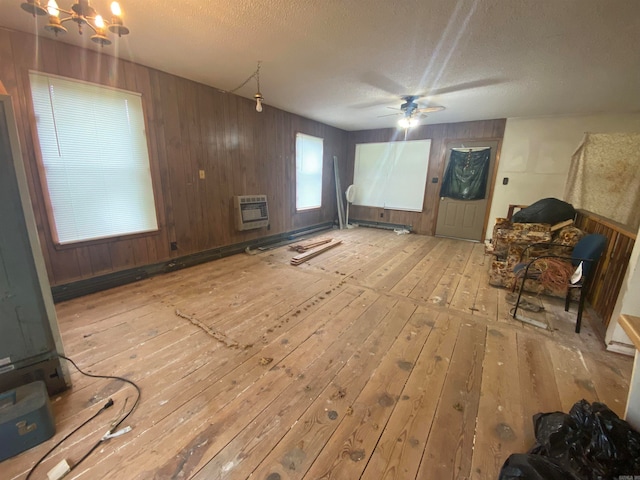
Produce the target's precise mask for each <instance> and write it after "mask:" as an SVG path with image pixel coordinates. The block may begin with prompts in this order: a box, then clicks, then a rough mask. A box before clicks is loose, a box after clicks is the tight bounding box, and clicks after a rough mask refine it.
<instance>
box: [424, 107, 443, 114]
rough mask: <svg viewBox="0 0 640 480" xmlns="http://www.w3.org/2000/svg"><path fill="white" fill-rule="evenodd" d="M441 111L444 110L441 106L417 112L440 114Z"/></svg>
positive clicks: (425, 108)
mask: <svg viewBox="0 0 640 480" xmlns="http://www.w3.org/2000/svg"><path fill="white" fill-rule="evenodd" d="M442 110H444V107H441V106H433V107H424V108H418V111H419V112H420V113H433V112H441V111H442Z"/></svg>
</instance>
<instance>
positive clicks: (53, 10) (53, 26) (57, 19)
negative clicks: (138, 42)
mask: <svg viewBox="0 0 640 480" xmlns="http://www.w3.org/2000/svg"><path fill="white" fill-rule="evenodd" d="M20 7H21V8H22V9H23V10H24V11H25V12H27V13H29V14H31V15H33V16H34V17H36V16H38V17H39V16H45V15H48V16H49V23H48V24H47V25H45V27H44V28H45V30H47V31H49V32H53V33H54V34H55V35H56V36H57V35H58V34H63V33H66V32H67V28H66V27H65V26H64V25H63V24H64V23H66V22H69V21H71V22H74V23H76V24H77V25H78V33H79V34H80V35H82V30H83V27H84V26H85V25H86V26H87V27H88V28H89V29H91V31H92V32H93V35H92V36H91V40H92V41H94V42H95V43H97V44H99V45H101V46H105V45H111V43H112V42H111V39H110V38H109V37H108V36H107V35H108V33H112V34H114V35H118V37H121V36H122V35H127V34H128V33H129V29H128V28H127V27H125V25H124V23H123V21H122V11H121V10H120V5H119V4H118V2H113V3H112V4H111V19H110V20H104V19H103V18H102V16H101V15H99V14H98V12H97V11H96V9H95V8H93V7H92V6H91V5H90V4H89V0H78V1H77V2H76V3H74V4H73V5H71V10H64V9H62V8H60V7H58V4H57V3H56V0H49V2H48V3H47V6H46V7H45V6H43V5H42V3H40V0H25V1H24V2H23V3H22V4H21V5H20ZM61 17H62V18H61Z"/></svg>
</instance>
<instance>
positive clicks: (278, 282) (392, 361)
mask: <svg viewBox="0 0 640 480" xmlns="http://www.w3.org/2000/svg"><path fill="white" fill-rule="evenodd" d="M318 236H320V237H321V236H331V237H333V238H336V239H340V240H342V242H343V244H342V245H340V246H338V247H336V248H333V249H331V250H329V251H327V252H325V253H323V254H322V255H320V256H318V257H316V258H313V259H311V260H309V261H308V262H306V263H303V264H302V265H300V266H297V267H294V266H291V265H290V264H289V260H290V259H291V257H292V256H294V255H295V254H296V253H295V252H291V251H289V250H288V249H287V247H286V246H282V247H279V248H275V249H272V250H267V251H264V252H261V253H259V254H257V255H247V254H242V255H236V256H233V257H229V258H225V259H222V260H217V261H214V262H211V263H207V264H203V265H199V266H197V267H192V268H189V269H185V270H181V271H178V272H174V273H170V274H166V275H161V276H157V277H154V278H151V279H148V280H144V281H141V282H138V283H135V284H132V285H127V286H123V287H120V288H116V289H112V290H109V291H105V292H101V293H98V294H94V295H89V296H86V297H82V298H78V299H75V300H72V301H68V302H65V303H62V304H59V305H57V313H58V318H59V323H60V328H61V332H62V336H63V340H64V344H65V349H66V353H67V355H68V356H70V357H72V358H73V359H74V360H75V361H76V362H77V363H78V365H79V366H80V367H81V368H83V369H85V370H86V371H88V372H91V373H93V374H106V375H119V376H125V377H127V378H129V379H131V380H133V381H135V382H136V383H137V384H138V385H139V386H140V388H141V389H142V398H141V401H140V404H139V406H138V408H137V410H136V411H135V412H134V413H133V414H132V415H131V417H130V418H129V419H128V420H127V422H126V424H123V426H124V425H130V426H131V427H132V431H131V432H130V433H126V434H124V435H122V436H121V437H118V438H114V439H111V440H108V441H106V442H104V443H103V444H101V445H100V447H99V448H98V449H97V450H96V451H95V452H94V453H93V454H92V455H91V456H89V457H88V458H87V459H86V460H85V461H84V462H83V463H82V464H81V465H80V466H79V467H78V468H77V469H75V470H74V471H73V472H72V473H71V474H70V475H69V477H68V478H81V479H91V480H93V479H102V478H110V479H111V478H113V479H188V478H193V479H197V480H209V479H222V478H225V479H227V478H228V479H245V478H252V479H260V480H278V479H301V478H305V479H314V480H315V479H321V478H322V479H325V478H326V479H328V478H331V479H339V480H351V479H357V478H365V479H437V480H442V479H454V478H455V479H467V478H473V479H495V478H497V474H498V471H499V469H500V467H501V465H502V463H503V462H504V460H505V459H506V457H507V456H508V455H509V454H511V453H514V452H524V451H526V450H527V449H528V448H529V447H531V446H532V444H533V441H534V437H533V429H532V422H531V417H532V415H533V414H535V413H537V412H540V411H555V410H564V411H567V410H568V409H569V408H570V407H571V405H572V404H573V403H574V402H576V401H578V400H580V399H582V398H585V399H587V400H589V401H596V400H598V401H602V402H604V403H606V404H607V405H608V406H609V407H610V408H611V409H613V410H614V411H615V412H616V413H618V414H619V415H622V414H623V413H624V408H625V401H626V395H627V391H628V387H629V379H630V377H631V368H632V360H631V359H630V358H627V357H624V356H620V355H616V354H612V353H607V352H605V351H604V347H603V343H602V340H601V332H600V331H599V328H598V319H596V318H594V316H593V314H591V313H590V312H588V313H587V315H586V318H585V320H584V321H583V330H582V333H581V334H579V335H576V334H575V333H573V327H574V321H575V320H574V319H575V307H574V308H573V309H572V311H571V312H570V313H565V312H564V311H563V308H562V302H561V301H560V300H558V299H549V298H530V301H531V302H538V304H540V305H542V306H544V310H543V311H542V312H540V313H536V314H533V313H530V312H524V313H525V314H526V315H529V316H532V318H533V317H535V318H536V319H537V320H538V321H541V322H543V323H545V324H547V325H549V329H548V330H542V329H540V328H536V327H533V326H530V325H526V324H523V323H521V322H518V321H514V320H513V319H512V318H511V317H510V316H509V309H510V308H511V305H510V304H509V303H508V293H509V292H507V291H505V290H502V289H496V288H493V287H490V286H489V285H488V283H487V278H488V275H487V270H488V265H489V263H490V257H487V256H485V255H484V251H483V245H481V244H474V243H469V242H463V241H457V240H452V239H445V238H434V237H427V236H418V235H396V234H395V233H393V232H391V231H385V230H375V229H368V228H355V229H351V230H342V231H338V230H334V231H329V232H323V233H322V234H320V235H318ZM176 311H178V312H179V313H180V315H177V314H176ZM189 317H190V318H192V319H195V320H197V321H199V322H202V323H203V324H204V325H206V326H207V327H209V329H211V330H214V333H215V334H216V335H217V336H218V337H219V338H218V339H216V338H215V337H214V336H212V335H210V334H208V333H207V332H205V331H204V330H203V329H201V328H199V327H198V326H196V325H194V324H193V323H192V322H190V321H189V319H188V318H189ZM220 338H222V339H223V340H224V339H226V343H225V342H223V341H220ZM234 342H237V343H238V344H239V345H240V347H233V346H231V347H230V346H228V345H229V344H233V343H234ZM243 345H247V347H246V348H242V346H243ZM71 370H72V371H73V369H72V368H71ZM72 381H73V387H72V388H71V389H70V390H69V391H67V392H65V393H63V394H61V395H59V396H57V397H56V398H54V399H52V402H53V403H52V404H53V409H54V414H55V418H56V425H57V433H56V435H55V436H54V437H53V439H51V440H50V441H47V442H45V443H44V444H42V445H40V446H38V447H35V448H33V449H31V450H29V451H27V452H25V453H23V454H21V455H19V456H17V457H14V458H12V459H9V460H6V461H4V462H2V466H1V467H0V468H1V471H2V475H1V476H2V478H24V476H25V475H26V472H27V471H28V470H29V469H30V468H31V466H32V465H33V464H34V463H35V462H36V461H37V460H38V459H39V458H40V457H41V456H42V455H43V454H44V453H45V452H46V451H47V450H48V449H49V448H50V447H51V446H52V445H53V444H54V443H55V442H57V441H58V440H60V439H61V438H62V437H63V436H65V435H66V434H67V433H69V432H70V431H72V430H73V429H74V428H75V427H76V426H77V425H79V424H80V423H81V422H82V421H83V420H85V419H87V418H88V417H90V416H91V415H92V414H93V413H95V412H96V411H97V410H99V409H100V408H101V407H102V405H104V403H105V402H106V400H107V399H108V398H113V400H114V401H115V406H114V408H112V409H110V410H107V411H106V412H107V413H104V414H103V415H101V416H99V417H98V418H97V419H96V420H95V421H94V422H92V423H90V424H89V425H87V426H86V427H85V428H83V429H82V430H80V431H79V432H78V433H77V434H76V435H74V436H73V437H72V438H70V439H69V440H68V441H67V442H65V443H64V444H63V445H62V447H61V448H60V449H59V450H57V451H56V453H55V454H54V455H52V456H51V457H50V458H49V459H48V460H46V461H45V462H44V463H43V465H41V466H40V467H39V468H38V469H37V470H36V472H35V474H34V476H33V477H32V478H46V472H47V471H48V470H49V469H51V468H52V467H53V466H54V465H55V464H56V463H58V462H59V461H60V460H62V459H67V460H68V461H69V463H70V464H73V463H74V462H76V461H78V459H80V458H81V457H82V455H83V454H84V453H85V452H86V451H87V450H88V449H89V448H90V447H91V446H92V445H93V444H94V443H95V442H96V440H97V439H99V438H100V437H101V436H102V435H103V434H104V433H105V431H106V430H107V429H108V428H109V424H110V423H111V422H112V421H113V420H114V418H117V417H118V415H119V414H120V412H121V411H122V409H123V408H124V405H125V401H126V402H127V403H126V405H127V408H128V406H130V405H131V402H132V401H133V399H134V396H135V395H134V390H133V389H132V388H131V387H130V386H126V385H123V384H122V383H121V382H119V381H115V380H114V381H108V380H101V379H96V378H88V377H85V376H82V375H80V374H78V373H77V372H73V373H72Z"/></svg>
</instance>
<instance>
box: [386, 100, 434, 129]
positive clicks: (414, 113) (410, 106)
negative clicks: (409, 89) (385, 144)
mask: <svg viewBox="0 0 640 480" xmlns="http://www.w3.org/2000/svg"><path fill="white" fill-rule="evenodd" d="M400 98H402V100H403V101H404V103H403V104H401V105H400V108H395V107H387V108H391V109H392V110H397V111H398V112H397V113H392V114H390V115H402V118H401V119H400V120H398V127H399V128H404V129H405V130H406V129H408V128H413V127H417V126H418V124H419V123H420V118H425V117H426V116H427V115H426V114H427V113H432V112H440V111H442V110H444V107H442V106H439V105H434V106H431V107H423V106H421V105H419V104H418V103H416V100H417V99H419V98H420V96H419V95H405V96H403V97H400ZM381 116H382V117H386V116H387V115H381Z"/></svg>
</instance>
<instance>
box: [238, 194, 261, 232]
mask: <svg viewBox="0 0 640 480" xmlns="http://www.w3.org/2000/svg"><path fill="white" fill-rule="evenodd" d="M233 200H234V202H233V203H234V207H235V217H236V228H237V229H238V230H251V229H254V228H262V227H266V226H267V225H268V224H269V209H268V208H267V196H266V195H238V196H236V197H234V198H233Z"/></svg>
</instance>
